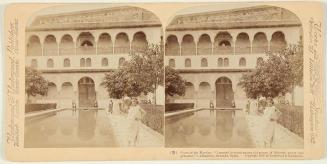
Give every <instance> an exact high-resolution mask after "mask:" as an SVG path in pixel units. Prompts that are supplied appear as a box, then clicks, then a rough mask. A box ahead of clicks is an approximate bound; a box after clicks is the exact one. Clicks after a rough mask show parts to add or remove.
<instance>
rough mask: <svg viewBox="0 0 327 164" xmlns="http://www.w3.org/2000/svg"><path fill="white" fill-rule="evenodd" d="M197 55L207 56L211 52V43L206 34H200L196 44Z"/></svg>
mask: <svg viewBox="0 0 327 164" xmlns="http://www.w3.org/2000/svg"><path fill="white" fill-rule="evenodd" d="M197 48H198V55H209V54H211V53H212V52H211V51H212V43H211V39H210V36H209V35H208V34H202V35H201V36H200V38H199V42H198V46H197Z"/></svg>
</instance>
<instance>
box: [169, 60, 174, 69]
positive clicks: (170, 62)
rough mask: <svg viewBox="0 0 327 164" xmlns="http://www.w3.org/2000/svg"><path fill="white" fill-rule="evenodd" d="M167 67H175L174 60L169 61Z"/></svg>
mask: <svg viewBox="0 0 327 164" xmlns="http://www.w3.org/2000/svg"><path fill="white" fill-rule="evenodd" d="M168 65H169V66H170V67H173V68H174V67H176V65H175V59H169V62H168Z"/></svg>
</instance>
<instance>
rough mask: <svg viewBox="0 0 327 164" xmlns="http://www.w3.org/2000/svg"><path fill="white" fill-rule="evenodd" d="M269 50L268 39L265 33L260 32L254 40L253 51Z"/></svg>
mask: <svg viewBox="0 0 327 164" xmlns="http://www.w3.org/2000/svg"><path fill="white" fill-rule="evenodd" d="M267 51H268V39H267V36H266V34H265V33H263V32H258V33H256V34H255V35H254V38H253V42H252V53H266V52H267Z"/></svg>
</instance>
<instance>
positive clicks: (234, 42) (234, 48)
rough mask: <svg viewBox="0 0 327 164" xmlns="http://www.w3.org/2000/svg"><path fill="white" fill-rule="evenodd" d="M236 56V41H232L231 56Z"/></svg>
mask: <svg viewBox="0 0 327 164" xmlns="http://www.w3.org/2000/svg"><path fill="white" fill-rule="evenodd" d="M235 54H236V39H235V40H233V55H235Z"/></svg>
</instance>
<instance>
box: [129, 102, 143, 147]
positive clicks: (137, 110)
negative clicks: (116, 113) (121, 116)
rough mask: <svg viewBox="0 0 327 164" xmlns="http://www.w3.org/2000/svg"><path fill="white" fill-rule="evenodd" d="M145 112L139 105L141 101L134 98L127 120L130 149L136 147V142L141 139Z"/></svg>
mask: <svg viewBox="0 0 327 164" xmlns="http://www.w3.org/2000/svg"><path fill="white" fill-rule="evenodd" d="M144 115H145V111H144V110H143V109H142V108H141V106H140V105H139V101H138V100H137V99H136V98H134V99H132V104H131V106H130V108H129V110H128V115H127V120H128V127H127V128H128V132H129V134H128V136H127V145H128V146H130V147H133V146H136V142H137V140H138V138H139V128H140V125H141V121H142V118H143V116H144Z"/></svg>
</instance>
